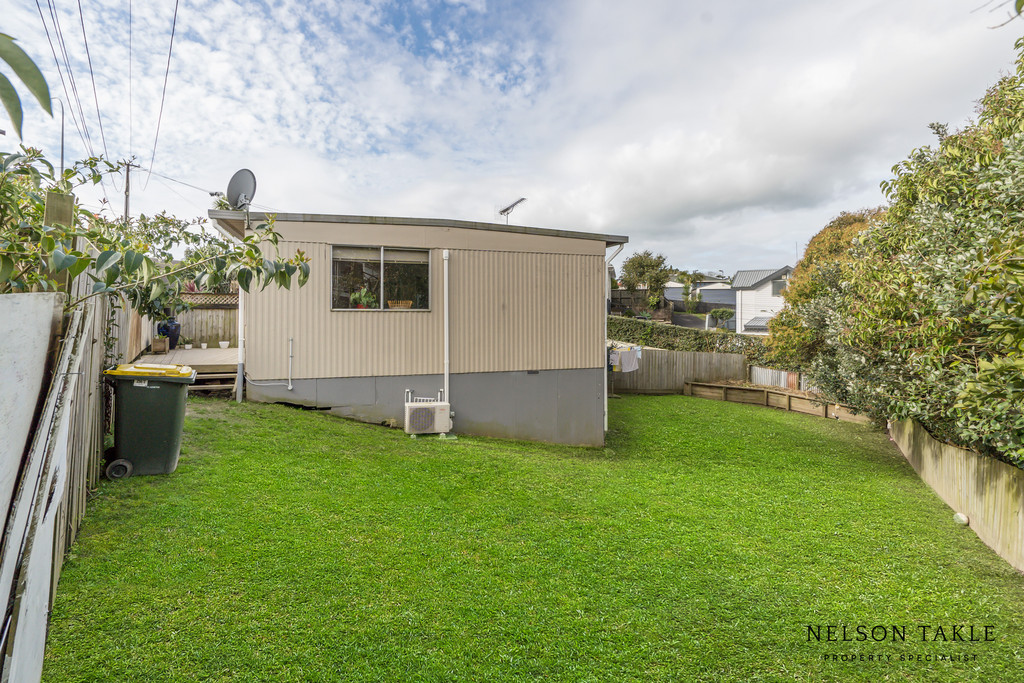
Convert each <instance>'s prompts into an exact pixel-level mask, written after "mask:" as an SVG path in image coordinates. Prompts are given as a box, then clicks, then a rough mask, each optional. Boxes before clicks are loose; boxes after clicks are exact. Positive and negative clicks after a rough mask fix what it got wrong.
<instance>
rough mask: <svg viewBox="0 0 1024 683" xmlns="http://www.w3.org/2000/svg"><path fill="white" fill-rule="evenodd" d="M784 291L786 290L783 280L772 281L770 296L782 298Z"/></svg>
mask: <svg viewBox="0 0 1024 683" xmlns="http://www.w3.org/2000/svg"><path fill="white" fill-rule="evenodd" d="M784 289H786V281H785V280H772V296H782V291H783V290H784Z"/></svg>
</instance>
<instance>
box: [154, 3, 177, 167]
mask: <svg viewBox="0 0 1024 683" xmlns="http://www.w3.org/2000/svg"><path fill="white" fill-rule="evenodd" d="M177 25H178V0H174V18H173V19H172V20H171V41H170V44H169V45H168V46H167V68H166V69H165V70H164V89H163V93H161V95H160V113H159V114H157V117H156V134H155V135H154V136H153V154H152V155H151V156H150V158H149V172H150V173H152V172H153V162H154V161H155V160H156V143H157V141H158V140H159V139H160V121H161V120H162V119H163V117H164V99H165V98H166V97H167V78H168V76H169V75H170V73H171V52H173V50H174V29H175V27H176V26H177ZM146 184H147V185H148V184H149V178H148V176H147V178H146Z"/></svg>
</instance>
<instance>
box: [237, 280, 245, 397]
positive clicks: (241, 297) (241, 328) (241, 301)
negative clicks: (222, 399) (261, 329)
mask: <svg viewBox="0 0 1024 683" xmlns="http://www.w3.org/2000/svg"><path fill="white" fill-rule="evenodd" d="M244 393H245V292H244V291H243V290H242V288H241V287H239V288H238V379H237V380H236V386H235V402H236V403H241V402H242V394H244Z"/></svg>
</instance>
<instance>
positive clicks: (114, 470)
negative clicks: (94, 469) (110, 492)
mask: <svg viewBox="0 0 1024 683" xmlns="http://www.w3.org/2000/svg"><path fill="white" fill-rule="evenodd" d="M134 469H135V468H134V467H133V466H132V463H131V461H130V460H125V459H124V458H121V459H120V460H115V461H114V462H112V463H110V464H109V465H107V470H106V472H107V479H127V478H128V477H130V476H132V470H134Z"/></svg>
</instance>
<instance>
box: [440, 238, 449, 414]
mask: <svg viewBox="0 0 1024 683" xmlns="http://www.w3.org/2000/svg"><path fill="white" fill-rule="evenodd" d="M441 256H442V258H443V259H444V398H443V400H444V401H445V402H446V403H449V404H451V399H450V398H449V397H448V381H449V377H448V375H449V363H450V360H451V358H450V356H449V345H448V340H449V335H450V329H449V327H448V325H449V318H448V304H449V303H450V300H449V297H448V256H449V254H448V250H447V249H445V250H444V251H442V252H441Z"/></svg>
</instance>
